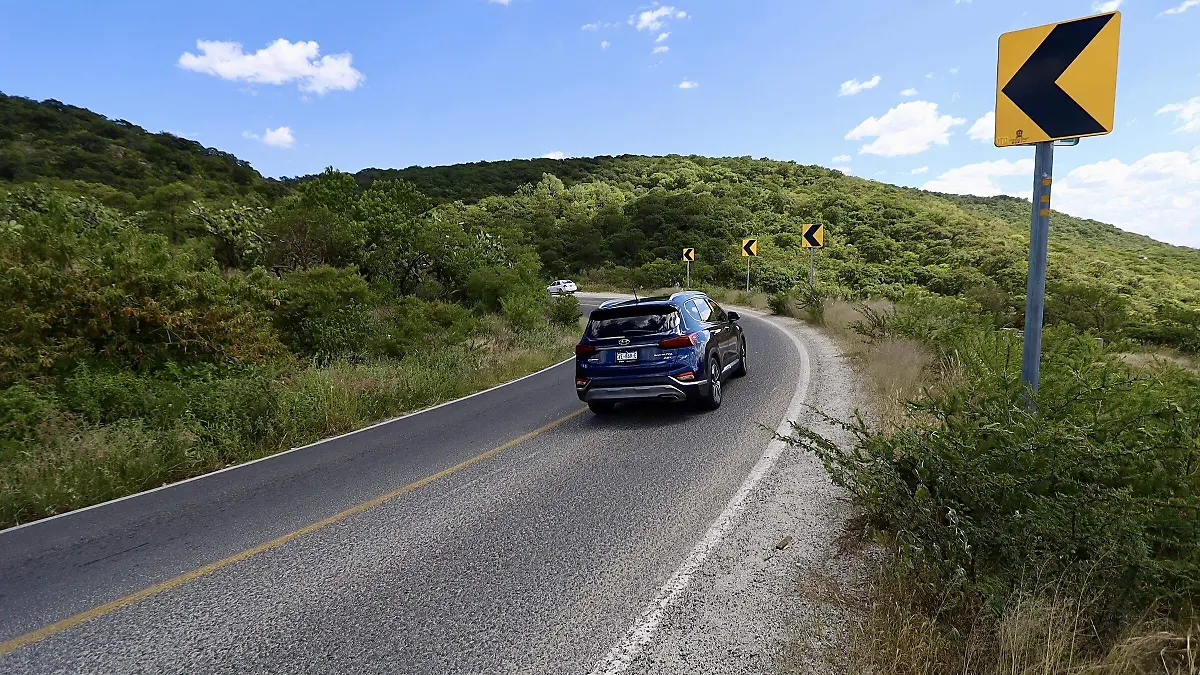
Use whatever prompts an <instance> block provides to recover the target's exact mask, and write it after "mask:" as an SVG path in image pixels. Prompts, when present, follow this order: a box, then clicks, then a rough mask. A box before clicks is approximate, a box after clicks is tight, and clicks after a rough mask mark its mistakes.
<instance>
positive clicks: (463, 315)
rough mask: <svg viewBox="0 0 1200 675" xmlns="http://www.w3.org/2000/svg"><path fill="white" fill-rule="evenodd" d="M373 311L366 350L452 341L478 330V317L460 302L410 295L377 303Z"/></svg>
mask: <svg viewBox="0 0 1200 675" xmlns="http://www.w3.org/2000/svg"><path fill="white" fill-rule="evenodd" d="M374 315H375V319H374V321H375V328H374V330H373V331H372V337H371V340H370V343H369V351H370V352H371V353H372V354H376V355H379V356H389V357H394V358H400V357H403V356H404V355H405V354H408V353H409V352H410V351H413V350H420V349H423V348H438V347H440V346H449V345H456V344H459V343H461V342H463V341H464V340H466V339H468V338H469V337H471V336H473V335H475V334H477V333H479V332H480V330H481V325H480V321H479V318H478V317H477V316H475V315H474V314H472V313H471V311H470V310H468V309H467V308H465V307H463V306H462V305H458V304H453V303H446V302H438V301H426V300H421V299H419V298H413V297H406V298H402V299H400V300H397V301H395V302H392V303H388V304H385V305H378V306H376V307H375V309H374Z"/></svg>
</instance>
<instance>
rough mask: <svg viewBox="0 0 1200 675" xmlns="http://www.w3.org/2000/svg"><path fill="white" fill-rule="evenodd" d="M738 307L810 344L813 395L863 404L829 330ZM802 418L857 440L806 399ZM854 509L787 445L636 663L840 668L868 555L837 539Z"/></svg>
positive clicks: (850, 410) (665, 669) (821, 401)
mask: <svg viewBox="0 0 1200 675" xmlns="http://www.w3.org/2000/svg"><path fill="white" fill-rule="evenodd" d="M737 309H738V311H744V312H746V313H753V314H754V315H757V316H762V317H763V318H765V319H767V320H768V321H771V322H772V323H774V324H775V325H776V326H779V327H781V328H783V329H784V330H787V331H789V332H791V333H792V334H793V335H796V336H797V337H798V338H799V339H800V340H801V341H802V342H803V344H804V346H805V349H806V351H807V353H808V355H809V358H810V359H811V363H810V364H809V369H810V371H811V374H810V377H811V381H810V383H809V386H808V396H807V399H806V401H805V403H807V404H808V405H810V406H813V407H815V408H817V409H819V410H821V411H823V412H825V413H827V414H830V415H833V416H835V417H839V418H842V419H846V418H849V417H851V416H852V415H853V414H854V412H855V410H856V409H858V408H864V407H865V406H866V402H867V401H868V400H869V399H867V398H866V396H865V394H864V388H863V386H862V385H861V383H860V380H859V378H858V377H857V376H856V375H855V373H854V372H853V370H852V368H851V366H850V363H849V361H848V360H847V359H846V358H845V357H844V356H843V355H842V354H841V352H840V350H839V349H838V347H837V345H836V344H835V343H833V341H832V340H830V339H829V338H828V337H826V336H825V335H823V334H822V333H820V332H819V331H817V330H815V329H813V328H812V327H810V326H807V325H805V324H802V323H800V322H797V321H795V320H792V319H785V318H781V317H771V316H768V315H763V314H761V313H759V312H755V311H754V310H751V309H744V308H737ZM758 366H759V367H767V364H758ZM795 421H796V422H799V423H800V424H804V425H807V426H810V427H812V428H814V429H815V430H817V431H819V432H820V433H822V434H825V435H826V436H827V437H829V438H833V439H836V440H837V441H838V442H849V440H850V439H848V438H847V437H846V436H845V434H844V432H841V430H839V429H836V428H833V427H831V426H830V425H828V424H827V423H825V422H824V421H823V420H822V419H821V418H820V417H819V416H818V415H817V414H816V413H814V412H813V411H812V410H810V409H808V408H804V409H803V410H802V411H801V413H800V414H799V416H798V417H797V418H796V419H795ZM853 514H854V509H853V506H852V504H851V502H850V499H849V495H848V494H847V493H846V492H845V491H844V490H842V489H840V488H838V487H836V486H834V485H833V484H832V483H831V482H830V481H829V478H828V474H827V473H826V471H825V469H824V467H823V466H822V465H821V463H820V462H819V461H818V460H817V459H816V458H815V457H813V456H812V455H811V454H809V453H806V452H804V451H802V450H800V449H798V448H794V447H791V446H787V447H785V448H784V449H783V450H782V452H781V454H780V456H779V458H778V460H777V461H776V462H775V464H774V465H773V467H772V468H771V471H770V472H769V473H768V474H767V475H766V476H764V477H763V479H762V480H761V482H759V484H758V485H757V487H756V488H755V490H754V491H753V492H752V493H751V495H750V496H749V498H748V500H747V502H746V505H745V507H744V510H743V511H742V512H741V514H740V517H739V518H738V520H737V522H736V524H734V526H733V527H732V529H731V530H729V532H728V533H727V535H726V536H725V538H724V540H723V541H722V542H721V544H720V545H719V546H718V547H717V549H716V550H714V551H713V552H712V554H711V555H710V556H709V557H708V558H707V559H706V560H705V561H704V563H703V564H702V565H701V566H700V567H699V569H697V570H696V572H695V573H694V574H693V576H692V578H691V583H690V584H689V586H688V587H687V589H686V590H684V592H683V593H682V594H680V595H679V596H678V598H676V600H675V602H673V603H672V605H671V606H670V607H669V608H668V609H667V611H666V612H665V616H664V617H663V619H662V622H661V623H660V624H659V626H658V628H657V630H656V631H655V634H654V636H653V639H652V640H651V641H650V642H649V643H648V644H647V645H646V646H645V647H644V648H643V649H642V650H641V652H640V653H639V654H638V655H637V657H636V658H634V659H633V660H632V662H631V663H630V668H629V672H636V673H698V672H703V673H767V672H781V673H834V672H840V671H841V670H842V668H841V667H840V665H839V664H840V663H841V662H842V657H843V655H844V653H845V649H844V646H845V645H846V643H847V635H848V630H849V627H850V622H851V621H852V619H853V615H852V610H851V609H850V608H849V603H848V602H847V599H848V598H849V597H852V596H853V595H855V589H856V588H857V587H859V586H861V584H863V583H864V580H865V579H866V578H867V574H866V570H865V568H866V564H865V562H864V561H863V560H862V558H861V557H858V556H856V555H855V554H853V553H850V552H845V551H843V550H841V548H840V547H839V545H838V539H839V536H840V535H841V534H842V533H843V532H844V531H845V526H846V521H847V520H848V519H849V518H851V517H852V516H853Z"/></svg>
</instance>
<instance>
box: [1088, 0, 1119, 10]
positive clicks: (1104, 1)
mask: <svg viewBox="0 0 1200 675" xmlns="http://www.w3.org/2000/svg"><path fill="white" fill-rule="evenodd" d="M1123 1H1124V0H1095V2H1093V3H1092V11H1093V12H1115V11H1117V8H1118V7H1120V6H1121V3H1122V2H1123Z"/></svg>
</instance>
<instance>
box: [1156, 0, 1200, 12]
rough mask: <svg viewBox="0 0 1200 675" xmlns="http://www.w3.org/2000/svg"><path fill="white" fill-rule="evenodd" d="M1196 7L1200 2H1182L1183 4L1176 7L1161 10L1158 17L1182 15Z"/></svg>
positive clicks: (1193, 0) (1187, 0)
mask: <svg viewBox="0 0 1200 675" xmlns="http://www.w3.org/2000/svg"><path fill="white" fill-rule="evenodd" d="M1196 5H1200V0H1183V2H1182V3H1180V4H1179V5H1177V6H1175V7H1172V8H1170V9H1167V10H1163V12H1162V13H1161V14H1159V16H1163V15H1164V14H1183V13H1184V12H1186V11H1188V10H1189V9H1191V8H1193V7H1195V6H1196Z"/></svg>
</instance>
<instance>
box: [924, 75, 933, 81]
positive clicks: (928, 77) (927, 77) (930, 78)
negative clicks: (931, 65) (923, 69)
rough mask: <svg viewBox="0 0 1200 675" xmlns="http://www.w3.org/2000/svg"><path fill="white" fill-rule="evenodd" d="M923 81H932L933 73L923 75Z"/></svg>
mask: <svg viewBox="0 0 1200 675" xmlns="http://www.w3.org/2000/svg"><path fill="white" fill-rule="evenodd" d="M925 79H927V80H932V79H933V73H925Z"/></svg>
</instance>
